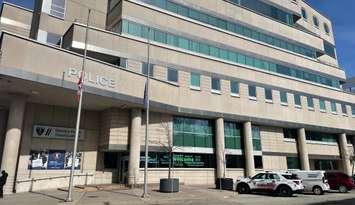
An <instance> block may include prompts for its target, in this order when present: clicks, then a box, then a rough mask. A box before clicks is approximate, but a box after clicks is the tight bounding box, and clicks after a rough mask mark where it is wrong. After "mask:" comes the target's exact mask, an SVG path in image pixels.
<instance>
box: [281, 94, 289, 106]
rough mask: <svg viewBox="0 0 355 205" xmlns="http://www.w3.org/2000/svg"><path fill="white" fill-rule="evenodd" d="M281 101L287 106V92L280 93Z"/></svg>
mask: <svg viewBox="0 0 355 205" xmlns="http://www.w3.org/2000/svg"><path fill="white" fill-rule="evenodd" d="M280 101H281V104H283V105H287V92H285V91H280Z"/></svg>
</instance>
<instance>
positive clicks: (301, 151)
mask: <svg viewBox="0 0 355 205" xmlns="http://www.w3.org/2000/svg"><path fill="white" fill-rule="evenodd" d="M297 146H298V155H299V158H300V163H301V169H302V170H306V171H309V170H310V167H309V157H308V149H307V141H306V130H305V129H304V128H300V129H298V130H297Z"/></svg>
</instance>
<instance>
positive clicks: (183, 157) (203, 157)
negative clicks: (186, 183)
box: [140, 152, 215, 168]
mask: <svg viewBox="0 0 355 205" xmlns="http://www.w3.org/2000/svg"><path fill="white" fill-rule="evenodd" d="M172 158H173V159H172V166H173V167H174V168H215V156H214V154H192V153H173V157H172ZM144 162H145V161H144V152H142V153H141V159H140V168H143V167H144ZM148 167H149V168H167V167H169V153H166V152H150V153H149V156H148Z"/></svg>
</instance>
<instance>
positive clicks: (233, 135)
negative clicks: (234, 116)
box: [224, 122, 242, 149]
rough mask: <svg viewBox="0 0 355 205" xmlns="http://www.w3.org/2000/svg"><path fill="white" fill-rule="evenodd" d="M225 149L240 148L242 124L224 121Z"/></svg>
mask: <svg viewBox="0 0 355 205" xmlns="http://www.w3.org/2000/svg"><path fill="white" fill-rule="evenodd" d="M224 138H225V148H226V149H242V126H241V125H240V124H238V123H234V122H224Z"/></svg>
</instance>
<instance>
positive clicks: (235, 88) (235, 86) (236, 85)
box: [230, 81, 239, 95]
mask: <svg viewBox="0 0 355 205" xmlns="http://www.w3.org/2000/svg"><path fill="white" fill-rule="evenodd" d="M230 89H231V93H232V94H236V95H239V83H238V82H237V81H230Z"/></svg>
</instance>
